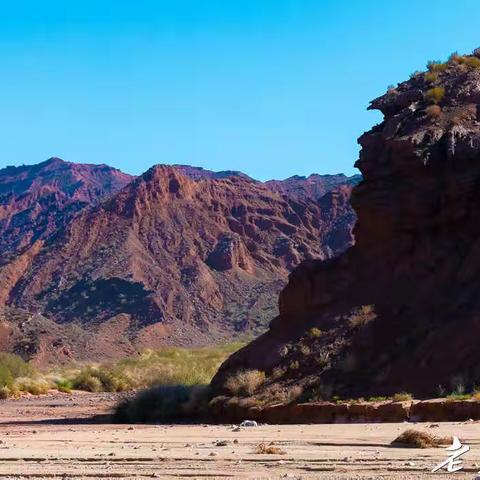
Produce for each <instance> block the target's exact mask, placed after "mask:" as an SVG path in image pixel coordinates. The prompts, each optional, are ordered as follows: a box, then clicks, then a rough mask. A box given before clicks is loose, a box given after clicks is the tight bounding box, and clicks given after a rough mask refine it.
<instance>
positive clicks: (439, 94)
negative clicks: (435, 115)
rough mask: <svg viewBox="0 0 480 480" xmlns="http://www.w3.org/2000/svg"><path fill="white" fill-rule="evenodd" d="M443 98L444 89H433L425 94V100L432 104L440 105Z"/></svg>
mask: <svg viewBox="0 0 480 480" xmlns="http://www.w3.org/2000/svg"><path fill="white" fill-rule="evenodd" d="M444 96H445V87H433V88H431V89H430V90H427V91H426V93H425V99H426V100H427V101H429V102H432V103H435V104H437V103H440V102H441V101H442V99H443V97H444Z"/></svg>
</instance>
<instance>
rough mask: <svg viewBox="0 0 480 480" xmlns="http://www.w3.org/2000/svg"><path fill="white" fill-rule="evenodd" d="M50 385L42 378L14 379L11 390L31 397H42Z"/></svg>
mask: <svg viewBox="0 0 480 480" xmlns="http://www.w3.org/2000/svg"><path fill="white" fill-rule="evenodd" d="M51 387H52V385H50V383H49V382H48V381H47V380H45V379H43V378H29V377H20V378H16V379H15V382H14V384H13V388H14V389H15V390H17V391H19V392H27V393H30V394H32V395H42V394H45V393H47V392H48V391H49V390H50V388H51Z"/></svg>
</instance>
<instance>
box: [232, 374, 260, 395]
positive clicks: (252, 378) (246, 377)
mask: <svg viewBox="0 0 480 480" xmlns="http://www.w3.org/2000/svg"><path fill="white" fill-rule="evenodd" d="M264 382H265V372H261V371H259V370H241V371H239V372H237V373H235V374H233V375H231V376H230V377H228V378H227V380H226V381H225V388H226V389H227V390H228V391H229V392H230V393H231V394H233V395H253V394H254V393H255V391H256V390H257V389H258V387H260V386H261V385H262V384H263V383H264Z"/></svg>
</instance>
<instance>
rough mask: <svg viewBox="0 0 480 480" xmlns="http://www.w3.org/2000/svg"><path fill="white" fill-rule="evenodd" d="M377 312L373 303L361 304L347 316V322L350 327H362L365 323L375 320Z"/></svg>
mask: <svg viewBox="0 0 480 480" xmlns="http://www.w3.org/2000/svg"><path fill="white" fill-rule="evenodd" d="M375 318H377V314H376V313H375V307H374V306H373V305H362V306H361V307H360V308H358V309H357V310H356V311H354V312H353V313H352V314H351V315H350V317H349V318H348V323H349V324H350V326H351V327H354V328H355V327H363V326H364V325H366V324H367V323H369V322H371V321H372V320H375Z"/></svg>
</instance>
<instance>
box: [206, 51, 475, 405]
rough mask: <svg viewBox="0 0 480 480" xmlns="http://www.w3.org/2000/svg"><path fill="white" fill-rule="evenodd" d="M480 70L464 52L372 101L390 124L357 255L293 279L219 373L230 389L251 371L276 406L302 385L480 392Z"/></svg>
mask: <svg viewBox="0 0 480 480" xmlns="http://www.w3.org/2000/svg"><path fill="white" fill-rule="evenodd" d="M477 60H478V59H477ZM477 63H480V62H477V61H476V60H475V58H474V57H452V60H451V61H449V62H448V63H447V64H444V65H441V66H438V67H435V66H431V70H432V72H435V73H432V72H428V74H423V73H419V74H416V75H414V76H413V77H412V78H411V79H410V80H409V81H407V82H404V83H401V84H399V85H398V87H397V88H395V89H391V90H389V91H388V92H387V93H386V94H385V95H383V96H382V97H380V98H378V99H376V100H374V101H373V102H372V104H371V106H370V108H372V109H378V110H380V111H381V112H382V113H383V114H384V120H383V122H381V123H380V124H379V125H376V126H375V127H373V128H372V129H371V130H370V131H369V132H367V133H365V134H364V135H362V136H361V137H360V138H359V143H360V145H361V147H362V148H361V152H360V158H359V160H358V161H357V163H356V166H357V167H358V168H359V169H360V171H361V173H362V175H363V181H362V182H361V183H360V184H359V185H358V186H356V187H355V188H354V189H353V193H352V200H351V202H352V205H353V208H354V210H355V212H356V214H357V217H358V221H357V224H356V226H355V229H354V234H355V245H354V247H352V248H351V249H349V250H347V251H346V252H345V253H344V254H343V255H340V256H339V257H337V258H334V259H328V260H326V261H322V260H314V261H307V262H304V263H302V264H301V265H300V266H299V267H298V268H297V269H296V270H295V271H294V272H293V273H292V274H291V275H290V280H289V284H288V286H287V287H286V288H285V289H284V290H283V291H282V293H281V295H280V302H279V304H280V315H279V316H278V317H276V318H275V319H274V320H273V321H272V323H271V326H270V330H269V331H268V332H267V333H265V334H264V335H263V336H261V337H260V338H258V339H257V340H255V341H254V342H252V343H251V344H250V345H248V346H246V347H245V348H244V349H242V350H241V351H240V352H238V353H236V354H234V355H233V356H232V357H231V358H230V359H229V360H227V362H226V363H225V364H224V365H223V366H222V367H221V369H220V371H219V373H218V374H217V376H216V377H215V379H214V381H213V385H214V387H215V388H216V389H217V390H218V391H219V392H225V390H224V388H223V382H224V381H225V378H226V377H228V376H230V375H233V374H234V373H235V372H236V371H238V370H239V369H259V370H262V371H265V372H266V374H267V381H266V382H265V384H264V385H263V386H262V387H260V388H259V389H258V391H257V392H256V394H255V396H256V397H257V398H258V399H263V400H267V401H268V399H272V398H275V392H278V391H279V390H280V389H282V388H286V389H288V388H292V386H295V387H296V388H297V391H299V390H302V389H303V394H302V399H306V400H308V399H310V400H312V399H318V398H328V397H330V396H332V395H338V396H340V397H345V398H349V397H358V396H364V395H379V394H382V395H390V394H393V393H395V392H399V391H408V392H411V393H413V394H415V395H417V396H419V397H422V396H432V395H436V394H437V393H438V392H440V391H447V392H448V391H452V390H454V389H455V388H458V387H465V388H467V389H468V388H471V387H473V386H474V385H478V384H479V382H480V360H479V357H478V341H477V336H478V335H477V334H478V333H479V332H480V297H479V295H478V292H479V288H480V276H479V271H480V208H479V207H480V122H479V114H478V112H479V107H478V106H479V104H480V88H479V85H480V69H479V68H478V66H477ZM436 69H437V70H436ZM434 103H437V104H438V105H437V104H434Z"/></svg>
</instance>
